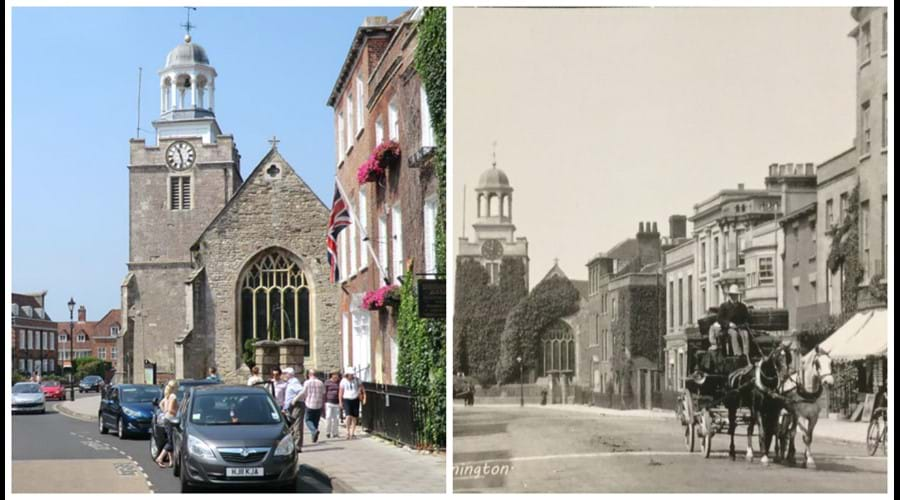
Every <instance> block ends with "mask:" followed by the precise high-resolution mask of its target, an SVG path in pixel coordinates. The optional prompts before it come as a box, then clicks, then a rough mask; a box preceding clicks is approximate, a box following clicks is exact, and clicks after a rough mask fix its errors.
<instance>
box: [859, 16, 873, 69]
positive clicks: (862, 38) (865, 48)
mask: <svg viewBox="0 0 900 500" xmlns="http://www.w3.org/2000/svg"><path fill="white" fill-rule="evenodd" d="M859 58H860V61H862V62H863V63H865V62H866V61H868V60H869V59H871V58H872V26H871V24H870V23H869V22H868V21H866V22H865V23H863V25H862V28H861V29H860V30H859Z"/></svg>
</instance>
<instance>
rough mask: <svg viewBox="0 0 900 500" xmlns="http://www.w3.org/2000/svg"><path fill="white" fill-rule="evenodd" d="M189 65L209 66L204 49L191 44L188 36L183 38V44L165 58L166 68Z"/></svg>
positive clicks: (198, 45)
mask: <svg viewBox="0 0 900 500" xmlns="http://www.w3.org/2000/svg"><path fill="white" fill-rule="evenodd" d="M191 64H209V57H207V55H206V49H204V48H203V47H202V46H200V44H197V43H194V42H192V41H191V38H190V35H188V36H185V42H184V43H182V44H180V45H178V46H177V47H175V48H174V49H172V50H171V51H170V52H169V55H167V56H166V67H169V66H183V65H191Z"/></svg>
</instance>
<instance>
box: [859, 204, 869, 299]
mask: <svg viewBox="0 0 900 500" xmlns="http://www.w3.org/2000/svg"><path fill="white" fill-rule="evenodd" d="M859 242H860V245H859V246H860V248H861V249H862V262H861V264H862V272H863V281H864V282H865V281H867V280H868V279H869V270H871V269H872V266H871V265H870V263H869V200H866V201H864V202H862V203H860V204H859Z"/></svg>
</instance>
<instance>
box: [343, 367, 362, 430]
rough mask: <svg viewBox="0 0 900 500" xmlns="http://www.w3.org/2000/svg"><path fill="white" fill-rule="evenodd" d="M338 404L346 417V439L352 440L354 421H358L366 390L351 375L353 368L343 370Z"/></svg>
mask: <svg viewBox="0 0 900 500" xmlns="http://www.w3.org/2000/svg"><path fill="white" fill-rule="evenodd" d="M338 402H339V403H340V405H341V406H342V407H343V408H344V416H346V417H347V439H353V438H354V434H355V433H356V421H357V420H358V419H359V404H360V402H362V403H363V404H365V402H366V390H365V389H364V388H363V386H362V384H361V383H360V381H359V380H358V379H357V378H356V377H355V376H354V375H353V367H352V366H348V367H347V369H346V370H344V380H341V386H340V389H339V390H338Z"/></svg>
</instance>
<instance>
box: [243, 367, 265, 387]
mask: <svg viewBox="0 0 900 500" xmlns="http://www.w3.org/2000/svg"><path fill="white" fill-rule="evenodd" d="M260 382H263V378H262V377H261V376H260V375H259V366H258V365H257V366H254V367H253V368H251V369H250V378H248V379H247V385H249V386H254V385H256V384H258V383H260Z"/></svg>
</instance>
